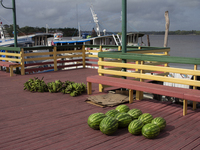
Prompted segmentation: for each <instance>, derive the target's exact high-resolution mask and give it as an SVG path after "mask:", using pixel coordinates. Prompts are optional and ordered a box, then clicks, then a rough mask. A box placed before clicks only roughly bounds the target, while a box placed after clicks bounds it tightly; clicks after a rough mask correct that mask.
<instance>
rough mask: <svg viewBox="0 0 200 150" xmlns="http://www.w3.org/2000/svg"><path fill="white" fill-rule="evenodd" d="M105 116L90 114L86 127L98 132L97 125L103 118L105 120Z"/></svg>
mask: <svg viewBox="0 0 200 150" xmlns="http://www.w3.org/2000/svg"><path fill="white" fill-rule="evenodd" d="M105 117H106V115H105V114H103V113H94V114H91V115H90V116H89V117H88V121H87V123H88V125H89V127H90V128H92V129H95V130H98V129H99V124H100V122H101V121H102V120H103V118H105Z"/></svg>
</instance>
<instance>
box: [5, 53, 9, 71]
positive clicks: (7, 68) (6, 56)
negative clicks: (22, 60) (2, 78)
mask: <svg viewBox="0 0 200 150" xmlns="http://www.w3.org/2000/svg"><path fill="white" fill-rule="evenodd" d="M5 53H6V54H7V53H8V51H7V50H5ZM5 58H8V55H5ZM6 62H8V60H6ZM6 72H9V67H6Z"/></svg>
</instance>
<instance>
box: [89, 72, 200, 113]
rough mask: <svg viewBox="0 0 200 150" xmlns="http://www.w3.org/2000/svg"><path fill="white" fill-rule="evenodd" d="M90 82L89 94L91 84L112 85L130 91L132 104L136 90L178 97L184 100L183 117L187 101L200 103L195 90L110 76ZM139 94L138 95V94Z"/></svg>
mask: <svg viewBox="0 0 200 150" xmlns="http://www.w3.org/2000/svg"><path fill="white" fill-rule="evenodd" d="M87 82H88V94H92V85H91V83H98V84H103V85H110V86H115V87H120V88H126V89H129V102H130V103H132V98H133V95H132V93H133V92H132V91H130V90H136V91H137V92H139V91H143V92H147V93H153V94H159V95H165V96H170V97H176V98H180V99H183V100H184V106H183V107H184V110H183V115H186V114H187V100H191V101H195V102H200V91H199V90H193V89H184V88H178V87H171V86H165V85H159V84H153V83H147V82H140V81H135V80H128V79H122V78H117V79H116V78H113V77H108V76H99V75H95V76H89V77H87ZM136 94H137V93H136Z"/></svg>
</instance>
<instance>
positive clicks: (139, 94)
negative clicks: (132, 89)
mask: <svg viewBox="0 0 200 150" xmlns="http://www.w3.org/2000/svg"><path fill="white" fill-rule="evenodd" d="M135 99H136V100H142V99H143V91H136V98H135Z"/></svg>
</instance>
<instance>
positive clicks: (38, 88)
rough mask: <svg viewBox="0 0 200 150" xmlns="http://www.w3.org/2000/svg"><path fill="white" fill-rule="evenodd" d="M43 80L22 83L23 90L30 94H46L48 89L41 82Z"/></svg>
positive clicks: (36, 79)
mask: <svg viewBox="0 0 200 150" xmlns="http://www.w3.org/2000/svg"><path fill="white" fill-rule="evenodd" d="M43 78H44V77H43ZM43 78H42V79H41V80H40V79H38V78H34V79H29V80H28V81H27V82H26V83H24V90H28V91H30V92H48V87H47V85H46V83H45V82H44V81H43Z"/></svg>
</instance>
